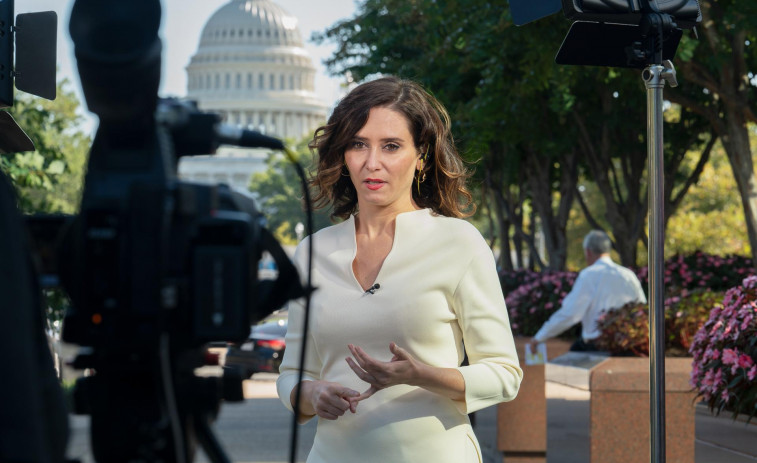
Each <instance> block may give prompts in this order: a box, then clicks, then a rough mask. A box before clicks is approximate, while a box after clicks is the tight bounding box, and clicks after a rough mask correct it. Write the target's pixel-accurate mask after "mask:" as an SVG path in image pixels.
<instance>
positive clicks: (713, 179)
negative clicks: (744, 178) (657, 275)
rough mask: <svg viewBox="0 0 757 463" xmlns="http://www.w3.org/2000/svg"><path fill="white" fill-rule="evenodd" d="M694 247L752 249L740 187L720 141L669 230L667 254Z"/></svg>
mask: <svg viewBox="0 0 757 463" xmlns="http://www.w3.org/2000/svg"><path fill="white" fill-rule="evenodd" d="M694 251H702V252H706V253H709V254H720V255H727V254H737V253H738V254H743V253H747V254H748V253H749V252H750V246H749V239H748V238H747V235H746V230H745V229H744V210H743V208H742V207H741V201H740V197H739V192H738V188H737V186H736V182H735V181H734V179H733V174H732V173H731V168H730V166H729V164H728V160H727V159H726V156H725V153H724V152H723V149H722V147H721V146H719V144H718V145H717V146H716V147H715V149H714V150H713V154H712V158H711V159H710V162H709V164H708V165H707V166H706V167H705V169H704V171H703V172H702V176H701V178H700V180H699V182H698V183H697V184H696V185H695V186H693V187H692V189H691V191H690V193H689V194H688V195H687V196H686V198H685V199H684V201H683V203H682V204H681V206H680V208H679V210H678V212H677V213H676V215H674V216H672V217H671V219H670V222H669V224H668V227H667V230H666V236H665V253H666V254H668V255H673V254H689V253H692V252H694Z"/></svg>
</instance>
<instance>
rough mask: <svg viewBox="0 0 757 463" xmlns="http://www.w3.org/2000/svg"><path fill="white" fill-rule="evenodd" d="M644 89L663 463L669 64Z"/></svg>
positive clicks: (653, 349)
mask: <svg viewBox="0 0 757 463" xmlns="http://www.w3.org/2000/svg"><path fill="white" fill-rule="evenodd" d="M641 76H642V79H643V80H644V85H645V86H646V88H647V151H648V158H649V169H648V172H649V223H648V227H649V407H650V408H649V417H650V461H651V462H653V463H664V462H665V303H664V295H665V284H664V280H663V275H664V272H665V270H664V260H665V257H664V256H665V253H664V245H665V233H664V228H663V226H664V221H665V211H664V207H663V204H664V202H663V201H664V191H665V185H664V180H663V174H664V166H663V146H662V140H663V136H662V127H663V121H662V90H663V88H664V87H665V82H669V83H670V86H671V87H676V86H677V85H678V81H677V80H676V71H675V68H674V67H673V63H671V62H670V61H669V60H665V61H664V62H663V63H662V64H653V65H651V66H649V67H647V68H646V69H644V71H642V73H641Z"/></svg>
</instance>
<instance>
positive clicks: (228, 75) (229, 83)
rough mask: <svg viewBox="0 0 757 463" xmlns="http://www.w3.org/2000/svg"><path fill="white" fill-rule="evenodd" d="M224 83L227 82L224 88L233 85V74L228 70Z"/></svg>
mask: <svg viewBox="0 0 757 463" xmlns="http://www.w3.org/2000/svg"><path fill="white" fill-rule="evenodd" d="M224 83H225V84H226V85H224V88H229V87H231V74H229V73H228V72H227V73H226V79H224Z"/></svg>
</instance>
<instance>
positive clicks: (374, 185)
mask: <svg viewBox="0 0 757 463" xmlns="http://www.w3.org/2000/svg"><path fill="white" fill-rule="evenodd" d="M363 183H365V187H366V188H368V189H369V190H378V189H379V188H381V187H382V186H384V183H386V182H384V181H383V180H379V179H375V178H367V179H365V181H364V182H363Z"/></svg>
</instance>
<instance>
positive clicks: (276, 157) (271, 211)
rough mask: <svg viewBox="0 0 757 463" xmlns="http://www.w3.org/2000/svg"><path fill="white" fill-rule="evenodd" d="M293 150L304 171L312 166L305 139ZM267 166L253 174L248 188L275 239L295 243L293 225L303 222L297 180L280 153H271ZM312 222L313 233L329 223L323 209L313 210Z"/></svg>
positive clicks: (292, 169) (300, 187) (300, 193)
mask: <svg viewBox="0 0 757 463" xmlns="http://www.w3.org/2000/svg"><path fill="white" fill-rule="evenodd" d="M293 151H294V153H295V156H296V159H297V161H298V162H299V163H300V164H305V166H304V169H305V170H306V171H307V170H308V169H309V168H310V166H311V162H310V160H309V159H308V158H309V157H310V151H309V149H308V147H307V140H304V141H301V142H300V143H299V144H297V145H296V147H295V149H294V150H293ZM266 165H267V166H268V168H267V169H266V171H265V172H259V173H256V174H253V176H252V178H251V179H250V191H251V192H253V193H254V194H255V195H256V196H257V197H258V198H259V201H258V202H259V204H260V209H261V212H262V213H263V214H264V215H265V216H266V218H267V220H268V227H267V228H268V229H269V230H271V232H273V233H274V235H275V236H276V239H278V240H279V241H280V242H281V243H283V244H297V242H298V240H297V233H296V230H295V227H296V226H297V224H298V223H302V224H305V223H306V218H305V212H304V210H303V198H302V186H301V182H300V179H299V177H298V176H297V173H296V171H295V169H294V166H292V164H291V162H290V161H289V159H287V158H286V157H285V156H284V155H283V154H282V153H280V152H272V153H271V154H270V155H269V157H268V160H267V161H266ZM313 222H314V224H313V228H314V230H313V231H314V232H315V231H318V230H320V229H321V228H324V227H327V226H329V225H331V221H330V219H329V217H328V213H327V212H324V211H316V212H315V213H314V214H313Z"/></svg>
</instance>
